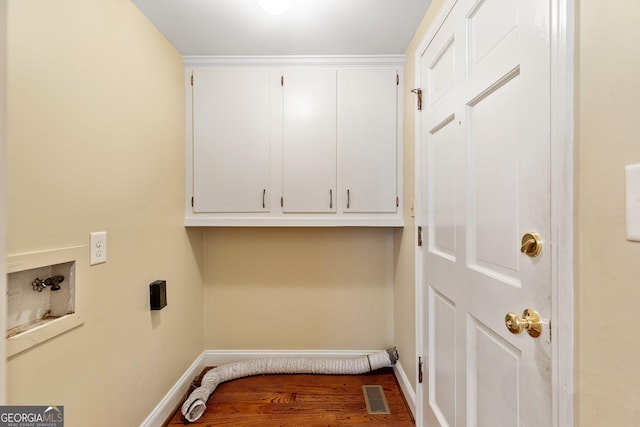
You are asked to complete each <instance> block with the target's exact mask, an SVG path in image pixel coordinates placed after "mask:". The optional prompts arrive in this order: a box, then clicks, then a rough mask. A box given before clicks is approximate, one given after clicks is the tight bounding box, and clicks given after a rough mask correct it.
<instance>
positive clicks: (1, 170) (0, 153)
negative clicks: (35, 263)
mask: <svg viewBox="0 0 640 427" xmlns="http://www.w3.org/2000/svg"><path fill="white" fill-rule="evenodd" d="M6 19H7V2H6V1H5V0H0V331H1V330H4V329H5V328H6V317H7V309H6V304H7V300H6V290H7V279H6V272H7V270H6V263H5V258H6V255H5V251H6V247H5V242H6V231H7V229H6V227H7V221H6V218H7V214H6V212H7V209H6V203H7V202H6V200H7V198H6V188H7V176H6V171H7V168H6V147H7V144H6V128H7V127H6V117H7V111H6V72H5V70H6V46H7V32H6V29H7V20H6ZM5 347H6V345H5V341H4V340H3V341H2V342H0V354H5ZM5 384H6V372H5V364H4V363H3V362H0V405H4V404H5V401H6V387H5Z"/></svg>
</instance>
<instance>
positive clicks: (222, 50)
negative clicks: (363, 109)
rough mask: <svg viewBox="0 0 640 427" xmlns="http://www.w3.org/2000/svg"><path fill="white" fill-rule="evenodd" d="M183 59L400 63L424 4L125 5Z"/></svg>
mask: <svg viewBox="0 0 640 427" xmlns="http://www.w3.org/2000/svg"><path fill="white" fill-rule="evenodd" d="M132 1H133V3H134V4H135V5H136V6H138V8H140V10H142V12H143V13H144V14H145V15H146V16H147V17H148V18H149V19H150V20H151V22H153V24H154V25H155V26H156V27H157V28H158V29H159V30H160V31H161V32H162V33H163V34H164V35H165V37H166V38H167V39H168V40H169V41H170V42H171V43H173V45H174V46H175V47H176V49H178V51H179V52H180V53H181V54H182V55H183V56H190V55H206V56H227V55H234V56H253V55H401V54H404V53H405V50H406V48H407V46H408V44H409V42H410V41H411V38H412V37H413V34H414V32H415V30H416V29H417V27H418V25H419V24H420V22H421V21H422V18H423V16H424V14H425V12H426V10H427V8H428V6H429V4H430V3H431V0H293V5H292V6H291V8H290V9H289V10H288V11H287V12H285V13H284V14H282V15H279V16H273V15H269V14H268V13H267V12H265V11H264V10H263V9H262V8H260V6H259V5H258V0H132Z"/></svg>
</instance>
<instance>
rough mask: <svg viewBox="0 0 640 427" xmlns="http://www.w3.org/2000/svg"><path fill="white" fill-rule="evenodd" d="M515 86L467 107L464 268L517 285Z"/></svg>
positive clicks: (502, 89)
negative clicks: (485, 273) (467, 226)
mask: <svg viewBox="0 0 640 427" xmlns="http://www.w3.org/2000/svg"><path fill="white" fill-rule="evenodd" d="M517 84H518V81H517V80H510V81H509V82H508V83H506V84H504V85H503V86H500V87H499V88H496V89H495V90H493V91H492V92H491V93H489V94H488V95H487V96H485V97H483V98H482V99H481V100H479V101H477V102H476V103H475V104H473V105H471V106H469V107H468V117H469V121H468V124H467V125H468V135H469V150H470V155H469V173H470V175H471V179H470V182H469V209H468V218H469V220H468V221H469V241H468V262H469V265H470V266H471V267H472V268H475V269H477V270H478V271H483V270H487V272H488V273H489V274H491V273H497V274H503V275H506V276H508V277H510V278H511V279H513V280H517V277H516V276H517V271H518V259H519V255H520V251H519V247H518V246H517V244H518V237H519V236H518V231H519V228H518V218H519V216H518V214H519V212H518V199H519V190H520V188H519V185H518V184H519V182H518V180H516V179H505V177H516V176H518V163H519V162H518V151H519V150H518V146H517V141H518V129H517V102H518V96H517Z"/></svg>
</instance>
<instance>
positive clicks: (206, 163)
mask: <svg viewBox="0 0 640 427" xmlns="http://www.w3.org/2000/svg"><path fill="white" fill-rule="evenodd" d="M270 77H271V72H270V71H269V70H263V69H253V68H246V69H230V68H215V69H205V70H194V71H193V86H192V89H193V212H194V213H197V212H267V211H269V209H270V201H269V198H270V196H271V184H270V161H271V154H270V153H271V147H270V135H271V108H270V106H271V93H270V92H271V85H270V82H271V79H270Z"/></svg>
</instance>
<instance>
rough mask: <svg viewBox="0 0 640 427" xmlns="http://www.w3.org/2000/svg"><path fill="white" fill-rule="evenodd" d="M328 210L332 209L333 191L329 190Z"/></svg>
mask: <svg viewBox="0 0 640 427" xmlns="http://www.w3.org/2000/svg"><path fill="white" fill-rule="evenodd" d="M329 209H333V190H332V189H329Z"/></svg>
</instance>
